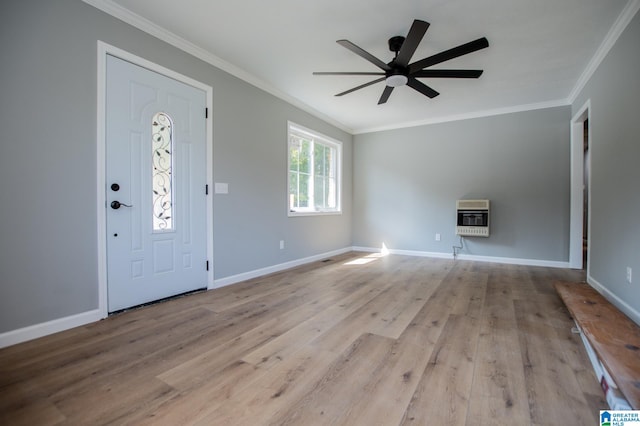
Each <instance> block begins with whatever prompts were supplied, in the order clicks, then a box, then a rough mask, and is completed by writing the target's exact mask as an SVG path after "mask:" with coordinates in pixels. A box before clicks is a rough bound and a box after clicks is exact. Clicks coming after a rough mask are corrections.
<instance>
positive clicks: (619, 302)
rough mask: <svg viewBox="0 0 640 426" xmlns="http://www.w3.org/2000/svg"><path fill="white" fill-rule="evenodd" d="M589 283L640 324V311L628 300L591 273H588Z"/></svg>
mask: <svg viewBox="0 0 640 426" xmlns="http://www.w3.org/2000/svg"><path fill="white" fill-rule="evenodd" d="M587 283H589V285H590V286H591V287H593V288H595V289H596V291H597V292H598V293H600V294H602V295H603V296H604V298H605V299H607V300H608V301H609V302H611V303H612V304H613V305H614V306H615V307H616V308H618V309H620V310H621V311H622V312H623V313H624V314H625V315H626V316H628V317H629V318H631V320H632V321H633V322H635V323H636V324H638V325H640V312H638V311H636V310H635V309H633V308H632V307H631V306H629V304H628V303H627V302H625V301H624V300H622V299H620V298H619V297H618V296H616V295H615V294H614V293H612V292H611V290H609V289H608V288H606V287H605V286H603V285H602V284H600V283H599V282H598V281H597V280H596V279H595V278H593V277H592V276H590V275H587Z"/></svg>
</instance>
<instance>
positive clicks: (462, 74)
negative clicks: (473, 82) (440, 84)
mask: <svg viewBox="0 0 640 426" xmlns="http://www.w3.org/2000/svg"><path fill="white" fill-rule="evenodd" d="M481 75H482V70H432V69H428V70H418V71H416V72H414V73H412V74H411V77H417V78H478V77H480V76H481Z"/></svg>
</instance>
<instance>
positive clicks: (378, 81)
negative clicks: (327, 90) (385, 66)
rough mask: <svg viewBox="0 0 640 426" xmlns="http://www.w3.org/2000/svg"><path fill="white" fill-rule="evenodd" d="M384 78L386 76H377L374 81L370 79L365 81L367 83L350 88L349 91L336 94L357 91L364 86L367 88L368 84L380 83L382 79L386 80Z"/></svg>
mask: <svg viewBox="0 0 640 426" xmlns="http://www.w3.org/2000/svg"><path fill="white" fill-rule="evenodd" d="M384 79H385V77H380V78H376V79H375V80H373V81H370V82H368V83H365V84H361V85H360V86H357V87H354V88H353V89H349V90H347V91H344V92H341V93H338V94H337V95H336V96H342V95H346V94H347V93H351V92H355V91H356V90H359V89H363V88H365V87H367V86H371V85H372V84H376V83H380V82H381V81H384Z"/></svg>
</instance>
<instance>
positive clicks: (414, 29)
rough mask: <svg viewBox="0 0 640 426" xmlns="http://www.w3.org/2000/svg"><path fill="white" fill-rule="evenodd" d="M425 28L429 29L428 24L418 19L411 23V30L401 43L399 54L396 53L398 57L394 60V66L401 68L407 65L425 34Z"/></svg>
mask: <svg viewBox="0 0 640 426" xmlns="http://www.w3.org/2000/svg"><path fill="white" fill-rule="evenodd" d="M427 28H429V23H428V22H425V21H420V20H418V19H416V20H414V21H413V24H412V25H411V29H409V33H408V34H407V37H406V38H405V40H404V42H403V43H402V47H401V48H400V52H398V56H397V57H396V59H395V62H396V64H398V65H400V66H403V67H406V66H407V65H409V61H410V60H411V57H412V56H413V54H414V53H415V51H416V49H417V48H418V45H419V44H420V42H421V41H422V38H423V37H424V34H425V33H426V32H427Z"/></svg>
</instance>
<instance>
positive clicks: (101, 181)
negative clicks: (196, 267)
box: [96, 40, 214, 318]
mask: <svg viewBox="0 0 640 426" xmlns="http://www.w3.org/2000/svg"><path fill="white" fill-rule="evenodd" d="M107 55H111V56H115V57H118V58H120V59H123V60H125V61H128V62H131V63H132V64H135V65H138V66H141V67H143V68H146V69H148V70H151V71H154V72H157V73H159V74H162V75H165V76H167V77H169V78H172V79H174V80H177V81H180V82H182V83H185V84H188V85H190V86H193V87H195V88H197V89H200V90H202V91H204V92H205V93H206V107H207V108H208V110H209V111H210V113H209V116H208V118H207V120H206V170H207V184H208V185H209V186H210V188H211V187H212V186H213V118H212V114H211V112H212V111H213V88H212V87H211V86H208V85H206V84H203V83H201V82H199V81H196V80H194V79H192V78H190V77H187V76H185V75H182V74H179V73H177V72H175V71H173V70H170V69H168V68H165V67H163V66H161V65H158V64H155V63H153V62H150V61H148V60H146V59H144V58H141V57H139V56H136V55H133V54H131V53H129V52H126V51H124V50H122V49H119V48H117V47H115V46H111V45H109V44H107V43H104V42H102V41H100V40H98V68H97V70H98V79H97V81H98V93H97V121H96V123H97V126H96V129H97V137H96V141H97V150H96V173H97V179H96V182H97V187H96V195H97V197H96V198H97V219H98V220H97V224H98V229H97V232H98V235H97V236H98V311H99V312H100V316H101V318H106V317H107V315H108V306H107V227H106V167H105V161H106V139H105V108H106V77H107V73H106V71H107V68H106V62H107V61H106V58H107ZM212 193H213V191H211V190H210V191H209V193H208V195H207V212H206V215H207V225H206V226H207V230H206V232H207V259H208V260H209V265H210V266H209V271H208V276H207V287H208V288H213V286H214V284H213V277H214V274H213V196H212Z"/></svg>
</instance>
